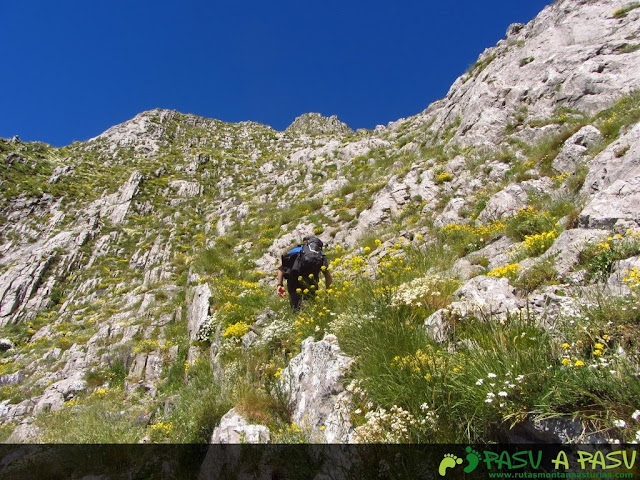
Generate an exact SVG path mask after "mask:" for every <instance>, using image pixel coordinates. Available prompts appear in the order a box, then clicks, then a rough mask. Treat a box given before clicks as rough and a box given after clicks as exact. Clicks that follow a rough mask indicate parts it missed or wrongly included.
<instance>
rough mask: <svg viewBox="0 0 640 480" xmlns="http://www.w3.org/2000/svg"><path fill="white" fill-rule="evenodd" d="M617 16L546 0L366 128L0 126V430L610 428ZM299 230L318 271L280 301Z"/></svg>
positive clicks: (622, 211)
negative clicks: (85, 132)
mask: <svg viewBox="0 0 640 480" xmlns="http://www.w3.org/2000/svg"><path fill="white" fill-rule="evenodd" d="M639 31H640V3H638V2H629V1H627V0H582V1H569V0H559V1H557V2H555V3H554V4H552V5H550V6H549V7H547V8H545V9H544V10H543V11H542V12H541V13H540V15H539V16H538V17H537V18H536V19H534V20H533V21H532V22H530V23H529V24H528V25H520V24H514V25H511V26H510V27H509V29H508V31H507V35H506V38H505V39H504V40H502V41H500V42H499V43H498V44H497V45H496V46H495V47H492V48H489V49H487V50H486V51H485V52H483V54H482V55H481V56H480V57H479V59H478V61H477V62H476V63H475V64H474V65H473V66H472V67H470V69H469V70H468V71H467V72H465V73H464V74H463V75H462V76H460V78H458V80H457V81H456V82H455V83H454V84H453V85H452V87H451V89H450V91H449V93H448V94H447V96H446V97H445V98H444V99H442V100H440V101H438V102H435V103H434V104H432V105H430V106H429V107H428V108H427V109H426V110H425V111H423V112H421V113H419V114H418V115H415V116H413V117H410V118H407V119H401V120H398V121H395V122H392V123H390V124H389V125H387V126H379V127H377V128H376V129H375V130H374V131H368V130H358V131H356V132H354V131H352V130H351V129H350V128H349V127H348V126H346V125H344V124H343V123H341V122H340V121H339V120H338V119H337V118H335V117H331V118H325V117H322V116H321V115H318V114H307V115H303V116H302V117H300V118H298V119H296V120H295V122H293V124H292V125H291V126H290V127H289V128H287V129H286V130H285V131H284V132H278V131H275V130H273V129H271V128H270V127H268V126H264V125H260V124H257V123H253V122H243V123H239V124H228V123H224V122H221V121H217V120H211V119H205V118H200V117H197V116H194V115H185V114H181V113H178V112H175V111H168V110H152V111H148V112H144V113H141V114H139V115H138V116H136V117H135V118H134V119H132V120H130V121H128V122H125V123H124V124H122V125H118V126H115V127H113V128H111V129H109V130H107V131H106V132H104V133H103V134H102V135H100V136H98V137H96V138H94V139H91V140H89V141H87V142H77V143H74V144H73V145H69V146H67V147H63V148H53V147H50V146H48V145H45V144H42V143H23V142H21V141H20V140H19V139H17V138H14V139H12V140H0V158H1V159H2V162H3V165H4V167H3V169H2V171H1V176H0V185H1V186H2V188H1V190H2V193H1V196H0V338H1V339H2V340H0V350H2V351H1V352H0V439H2V440H5V441H9V442H33V441H41V442H67V443H74V442H77V443H82V442H102V443H118V442H143V441H144V442H207V441H212V442H221V443H228V442H243V441H249V442H274V443H288V442H298V441H301V440H302V441H312V442H380V441H383V442H405V441H407V442H408V441H411V442H425V441H426V442H464V441H496V440H512V441H513V440H523V439H527V440H531V439H534V440H538V441H539V440H549V439H551V438H553V439H560V440H562V441H577V440H591V441H595V440H603V439H609V440H611V439H614V440H623V441H632V440H634V439H636V440H637V439H638V435H640V433H639V432H640V403H639V402H638V398H640V378H639V373H640V371H639V369H638V366H639V362H640V357H639V349H638V340H637V330H638V325H639V323H640V313H639V312H638V306H639V305H640V304H639V301H640V297H638V295H639V292H640V290H639V289H638V285H640V278H639V277H638V268H639V267H640V257H639V255H640V91H639V90H638V88H639V87H640V38H638V32H639ZM309 234H315V235H317V236H319V237H320V238H322V239H323V240H324V241H325V242H326V243H327V244H328V247H327V254H328V256H329V258H330V260H331V267H330V268H331V269H332V271H333V276H334V278H335V282H334V284H333V285H332V286H331V288H329V289H325V288H322V289H321V290H320V291H319V292H317V294H316V298H315V299H314V300H313V301H310V302H307V303H306V305H305V307H304V308H303V310H302V311H301V312H300V313H299V314H293V313H292V312H290V311H289V308H288V302H286V301H283V300H281V299H280V298H279V297H277V295H276V294H275V268H276V267H277V265H278V261H279V258H280V255H281V254H282V253H283V251H284V250H285V249H287V248H288V247H289V246H290V245H292V244H294V243H296V242H298V241H300V239H301V238H302V237H303V236H305V235H309Z"/></svg>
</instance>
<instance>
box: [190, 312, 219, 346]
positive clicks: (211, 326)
mask: <svg viewBox="0 0 640 480" xmlns="http://www.w3.org/2000/svg"><path fill="white" fill-rule="evenodd" d="M217 324H218V312H217V311H216V312H214V313H213V315H211V316H209V317H207V319H206V320H205V321H204V322H203V323H202V325H201V326H200V330H198V333H196V337H195V338H196V340H198V341H201V342H203V341H206V340H208V339H209V337H210V336H211V334H212V333H213V331H214V330H215V327H216V325H217Z"/></svg>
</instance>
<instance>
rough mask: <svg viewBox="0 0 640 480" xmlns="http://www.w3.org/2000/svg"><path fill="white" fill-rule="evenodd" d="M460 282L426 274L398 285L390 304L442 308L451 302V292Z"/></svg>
mask: <svg viewBox="0 0 640 480" xmlns="http://www.w3.org/2000/svg"><path fill="white" fill-rule="evenodd" d="M459 286H460V282H458V281H457V280H455V279H452V278H446V277H442V276H439V275H427V276H426V277H420V278H416V279H414V280H412V281H410V282H409V283H405V284H402V285H400V286H399V287H398V288H397V289H396V290H395V292H394V293H393V300H392V305H394V306H399V305H406V306H419V307H425V308H433V309H438V308H443V307H446V306H447V305H449V304H450V303H451V298H450V297H451V294H452V293H453V292H454V291H455V290H456V289H457V288H458V287H459Z"/></svg>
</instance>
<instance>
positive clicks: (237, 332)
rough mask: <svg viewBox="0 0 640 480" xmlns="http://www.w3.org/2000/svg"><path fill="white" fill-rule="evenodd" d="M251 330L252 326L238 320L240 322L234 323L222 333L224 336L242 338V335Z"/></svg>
mask: <svg viewBox="0 0 640 480" xmlns="http://www.w3.org/2000/svg"><path fill="white" fill-rule="evenodd" d="M249 330H251V326H250V325H249V324H247V323H245V322H238V323H234V324H232V325H229V326H228V327H227V328H226V329H225V331H224V333H223V334H222V336H223V337H234V338H240V337H242V336H243V335H244V334H245V333H247V332H248V331H249Z"/></svg>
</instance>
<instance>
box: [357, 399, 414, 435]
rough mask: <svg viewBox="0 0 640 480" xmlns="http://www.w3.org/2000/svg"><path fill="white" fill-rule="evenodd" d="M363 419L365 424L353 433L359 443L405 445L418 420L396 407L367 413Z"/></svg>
mask: <svg viewBox="0 0 640 480" xmlns="http://www.w3.org/2000/svg"><path fill="white" fill-rule="evenodd" d="M364 418H365V419H366V421H367V422H366V423H365V424H364V425H361V426H359V427H356V429H355V432H354V433H355V435H354V437H355V440H356V441H357V442H359V443H407V442H409V441H411V429H412V428H415V427H416V426H418V420H417V419H416V418H415V417H414V416H413V415H412V414H411V413H410V412H409V411H407V410H404V409H402V408H400V407H398V406H397V405H393V406H392V407H391V408H390V409H389V410H386V409H384V408H377V409H376V410H372V411H369V412H367V413H366V414H365V416H364Z"/></svg>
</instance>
